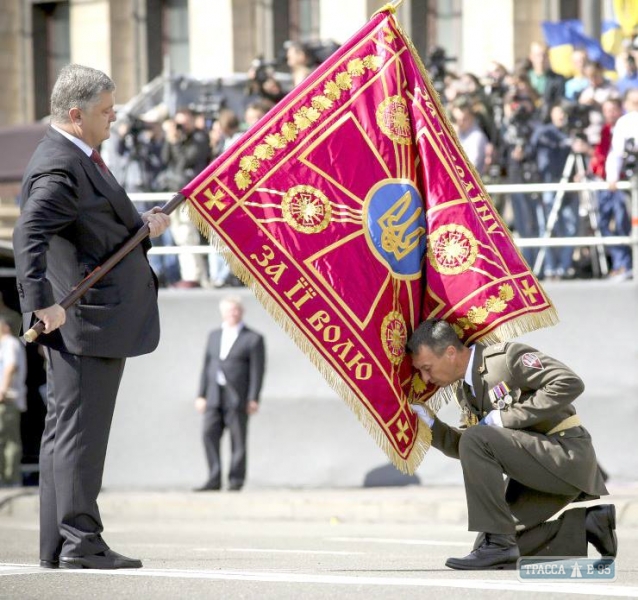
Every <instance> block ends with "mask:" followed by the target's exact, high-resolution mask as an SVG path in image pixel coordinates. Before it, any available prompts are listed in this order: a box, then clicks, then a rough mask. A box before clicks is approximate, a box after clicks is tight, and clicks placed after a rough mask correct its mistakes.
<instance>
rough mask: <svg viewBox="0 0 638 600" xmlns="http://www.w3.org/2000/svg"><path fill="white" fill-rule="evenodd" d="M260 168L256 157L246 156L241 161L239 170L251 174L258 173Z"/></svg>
mask: <svg viewBox="0 0 638 600" xmlns="http://www.w3.org/2000/svg"><path fill="white" fill-rule="evenodd" d="M258 166H259V161H258V160H257V159H256V158H255V157H254V156H244V157H243V158H242V159H241V160H240V161H239V168H240V169H241V170H242V171H248V172H249V173H251V172H252V171H256V170H257V167H258Z"/></svg>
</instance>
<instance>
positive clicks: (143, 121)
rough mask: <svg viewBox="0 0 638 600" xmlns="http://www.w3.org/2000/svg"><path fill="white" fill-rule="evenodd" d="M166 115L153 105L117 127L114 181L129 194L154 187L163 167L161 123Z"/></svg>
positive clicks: (162, 131)
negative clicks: (118, 162) (116, 173)
mask: <svg viewBox="0 0 638 600" xmlns="http://www.w3.org/2000/svg"><path fill="white" fill-rule="evenodd" d="M166 116H167V115H166V111H165V109H163V108H162V107H157V108H155V109H152V110H150V111H148V112H147V113H144V114H143V115H140V116H139V117H129V118H128V119H127V120H125V121H123V122H122V123H120V125H119V126H118V128H117V133H118V139H119V141H118V143H117V153H118V155H119V156H120V157H121V158H122V159H123V160H122V163H121V164H120V169H119V173H118V181H119V182H120V184H121V185H122V187H124V188H125V189H126V191H127V192H129V193H135V192H153V191H155V190H156V189H157V176H158V175H159V174H160V172H161V171H162V170H163V169H164V166H165V165H164V162H163V160H162V148H163V146H164V130H163V128H162V123H163V122H164V120H165V119H166Z"/></svg>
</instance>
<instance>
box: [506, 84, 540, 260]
mask: <svg viewBox="0 0 638 600" xmlns="http://www.w3.org/2000/svg"><path fill="white" fill-rule="evenodd" d="M531 94H533V92H531V93H530V91H529V90H527V91H526V90H525V86H524V85H523V84H520V85H518V86H516V85H514V86H513V89H512V90H511V91H510V92H508V93H507V94H506V95H505V97H504V99H503V119H502V127H501V133H500V138H501V140H502V146H501V149H500V155H501V157H502V158H501V163H502V164H504V165H505V169H506V172H507V181H508V183H514V184H518V183H534V182H537V181H538V172H537V169H536V162H535V160H534V156H533V153H532V149H531V146H530V139H531V137H532V133H533V132H534V130H535V128H536V127H537V126H538V123H539V122H538V115H537V112H536V109H535V106H534V100H533V97H532V95H531ZM510 202H511V206H512V213H513V217H514V224H513V225H514V227H513V228H514V230H515V231H516V233H517V234H518V236H519V237H521V238H535V237H539V235H540V223H541V222H542V220H543V219H544V216H543V206H542V203H541V200H540V197H539V195H538V194H536V193H533V194H524V193H521V192H514V193H512V194H510ZM521 252H522V254H523V257H524V258H525V260H526V261H527V263H528V264H529V265H533V264H534V261H535V260H536V255H537V254H538V248H532V247H529V248H523V249H522V251H521Z"/></svg>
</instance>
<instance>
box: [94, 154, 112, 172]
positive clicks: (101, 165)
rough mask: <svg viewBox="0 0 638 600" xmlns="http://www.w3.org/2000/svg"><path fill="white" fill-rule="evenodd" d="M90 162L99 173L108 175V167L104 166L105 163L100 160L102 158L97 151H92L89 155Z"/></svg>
mask: <svg viewBox="0 0 638 600" xmlns="http://www.w3.org/2000/svg"><path fill="white" fill-rule="evenodd" d="M91 160H92V161H93V162H94V163H95V164H96V165H97V166H98V167H99V168H100V171H102V173H103V174H104V175H108V173H109V170H108V167H107V166H106V163H105V162H104V161H103V160H102V157H101V156H100V153H99V152H98V151H97V150H93V152H92V153H91Z"/></svg>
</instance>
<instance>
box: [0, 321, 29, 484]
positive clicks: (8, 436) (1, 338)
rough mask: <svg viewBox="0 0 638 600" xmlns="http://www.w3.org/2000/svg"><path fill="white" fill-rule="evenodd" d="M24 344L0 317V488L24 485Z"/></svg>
mask: <svg viewBox="0 0 638 600" xmlns="http://www.w3.org/2000/svg"><path fill="white" fill-rule="evenodd" d="M26 375H27V359H26V353H25V350H24V347H23V346H22V344H21V343H20V341H19V340H18V338H17V337H15V336H14V335H13V334H12V333H11V325H10V323H9V321H7V319H5V318H4V317H3V316H0V488H1V487H16V486H19V485H21V484H22V471H21V467H20V464H21V461H22V438H21V435H20V415H21V413H23V412H24V411H26V409H27V388H26Z"/></svg>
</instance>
